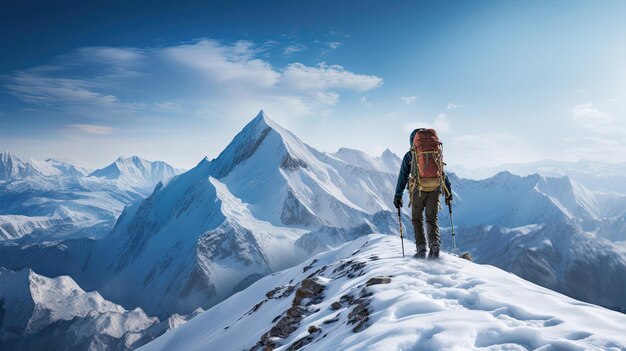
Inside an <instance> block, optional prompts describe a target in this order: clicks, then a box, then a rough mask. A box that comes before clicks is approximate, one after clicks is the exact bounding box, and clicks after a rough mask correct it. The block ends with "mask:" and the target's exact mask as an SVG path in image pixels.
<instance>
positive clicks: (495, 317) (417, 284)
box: [140, 234, 626, 351]
mask: <svg viewBox="0 0 626 351" xmlns="http://www.w3.org/2000/svg"><path fill="white" fill-rule="evenodd" d="M399 241H400V240H399V238H393V237H390V236H386V235H378V234H376V235H369V236H366V237H362V238H360V239H357V240H355V241H353V242H350V243H348V244H346V245H344V246H342V247H341V248H339V249H336V250H332V251H329V252H325V253H322V254H319V255H318V256H316V257H315V258H314V259H313V260H308V261H307V262H305V263H302V264H300V265H299V266H296V267H293V268H290V269H287V270H285V271H282V272H280V273H276V274H273V275H271V276H268V277H265V278H263V279H261V280H259V281H258V282H256V283H255V284H253V285H252V286H250V287H249V288H248V289H246V290H244V291H242V292H240V293H237V294H235V295H233V296H232V297H230V298H229V299H227V300H226V301H224V302H222V303H220V304H219V305H217V306H214V307H213V308H211V309H210V310H208V311H206V312H204V313H202V314H201V315H199V316H198V317H196V318H195V319H193V320H192V321H190V322H189V323H187V324H185V325H183V326H181V327H180V328H178V329H176V330H174V331H172V332H170V333H167V334H165V335H163V336H162V337H160V338H158V339H157V340H155V341H153V342H152V343H150V344H148V345H146V346H144V347H143V348H141V349H140V350H150V351H154V350H173V349H177V350H188V351H193V350H207V349H210V350H242V349H251V348H252V347H253V346H254V345H255V344H256V343H257V342H258V341H259V340H260V338H261V336H262V335H263V334H264V333H266V332H267V331H269V330H270V329H271V328H272V327H273V326H274V325H275V323H276V320H277V319H276V318H277V316H281V315H282V314H283V313H284V312H285V311H286V310H287V309H288V308H290V307H291V306H292V303H293V302H292V301H293V297H294V293H293V292H292V293H291V294H289V296H286V297H282V298H281V297H276V296H273V297H270V296H271V295H270V294H268V296H266V293H267V292H270V291H271V290H273V289H274V288H276V287H278V288H285V287H287V286H295V287H298V286H299V283H300V282H301V281H302V280H303V279H305V278H307V277H311V276H313V277H319V279H318V281H319V282H320V283H322V284H323V285H324V286H325V289H324V292H323V299H322V300H321V301H319V302H317V303H315V304H312V305H308V306H307V307H306V310H307V311H308V312H305V317H304V319H303V320H302V321H301V322H300V324H299V326H298V328H297V329H296V330H295V331H293V332H292V333H291V334H290V335H288V336H287V337H285V338H276V339H273V341H274V342H275V343H276V344H277V345H278V347H277V348H276V350H287V349H288V348H289V347H290V346H292V345H293V344H294V342H296V341H297V340H300V339H303V338H307V337H311V340H310V342H311V343H310V344H309V345H308V346H307V347H306V349H307V350H408V349H419V350H442V349H446V350H467V349H484V350H528V349H546V350H548V349H567V350H586V349H605V350H623V349H625V348H626V334H625V333H624V325H625V323H626V315H624V314H621V313H617V312H613V311H610V310H607V309H604V308H601V307H598V306H594V305H591V304H588V303H583V302H580V301H577V300H574V299H572V298H569V297H566V296H564V295H561V294H559V293H555V292H553V291H551V290H548V289H545V288H542V287H539V286H537V285H535V284H532V283H530V282H527V281H525V280H523V279H521V278H518V277H517V276H515V275H513V274H510V273H506V272H504V271H502V270H500V269H498V268H495V267H492V266H486V265H478V264H475V263H472V262H469V261H465V260H462V259H459V258H456V257H454V256H450V255H448V254H444V255H443V256H442V258H441V259H440V260H438V261H431V260H416V259H414V258H412V257H406V258H402V256H401V255H400V250H401V248H400V242H399ZM406 245H409V242H407V243H406ZM350 273H352V275H350ZM377 276H387V277H391V283H389V284H382V285H373V286H370V287H365V283H366V282H367V281H368V280H369V279H370V278H372V277H377ZM370 294H371V296H370ZM346 295H350V296H352V297H354V298H358V297H359V296H362V297H364V299H363V300H364V301H367V310H368V312H367V313H368V320H367V322H366V323H365V327H364V329H362V330H361V331H359V332H354V331H353V328H354V325H353V324H349V323H348V315H349V314H350V312H351V311H352V310H353V309H354V308H355V306H356V305H355V304H352V305H350V304H349V303H348V302H345V300H342V299H341V297H342V296H346ZM340 300H342V301H344V302H342V303H341V305H340V307H339V308H338V309H337V310H333V309H332V308H331V304H332V303H333V302H338V301H340ZM333 319H335V321H333ZM311 326H316V327H318V328H320V329H321V331H320V332H313V333H312V334H310V333H309V331H308V330H309V328H310V327H311Z"/></svg>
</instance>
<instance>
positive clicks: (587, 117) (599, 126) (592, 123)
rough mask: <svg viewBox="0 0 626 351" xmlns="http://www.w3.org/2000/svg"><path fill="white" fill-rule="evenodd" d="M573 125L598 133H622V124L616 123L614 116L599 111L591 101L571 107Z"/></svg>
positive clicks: (623, 130)
mask: <svg viewBox="0 0 626 351" xmlns="http://www.w3.org/2000/svg"><path fill="white" fill-rule="evenodd" d="M572 120H573V122H574V126H576V127H578V128H582V129H585V130H587V131H590V132H594V133H600V134H610V133H615V132H618V133H624V132H626V130H625V129H624V126H623V125H621V124H620V123H617V120H616V118H615V116H613V115H611V114H609V113H607V112H604V111H600V110H599V109H598V108H597V107H596V106H595V105H594V104H593V102H587V103H584V104H579V105H576V106H574V107H573V108H572Z"/></svg>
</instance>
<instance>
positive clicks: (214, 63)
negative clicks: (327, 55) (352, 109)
mask: <svg viewBox="0 0 626 351" xmlns="http://www.w3.org/2000/svg"><path fill="white" fill-rule="evenodd" d="M331 46H335V45H331ZM298 47H299V48H303V46H298ZM267 50H269V49H268V48H267V45H266V43H261V44H256V43H254V42H251V41H236V42H223V41H218V40H212V39H204V40H199V41H196V42H192V43H185V44H180V45H174V46H168V47H158V48H132V47H88V48H82V49H79V50H76V51H74V52H71V53H68V54H66V55H63V56H60V57H58V58H57V59H56V60H54V62H52V63H51V64H49V65H46V66H38V67H33V68H31V69H26V70H22V71H18V72H14V73H13V74H11V75H9V76H7V77H5V79H4V82H5V84H4V86H5V88H6V89H7V90H8V91H9V92H11V93H12V94H14V95H16V96H18V97H19V98H20V99H21V100H23V101H24V102H26V103H28V104H31V105H42V106H45V107H46V108H47V109H48V110H51V109H56V110H58V111H62V112H66V113H68V114H73V115H80V116H82V117H85V118H92V117H97V118H100V119H101V118H122V117H132V116H135V115H149V114H151V113H159V114H177V113H182V111H183V110H184V111H185V112H186V113H192V114H194V115H197V116H206V115H208V114H211V115H219V116H223V117H224V118H227V117H229V116H230V117H232V116H239V118H247V117H243V116H248V115H249V114H251V113H254V111H256V110H258V109H259V108H265V109H268V110H272V111H273V116H275V117H276V116H279V115H284V116H289V117H290V118H291V117H297V116H302V115H311V114H320V113H322V112H327V110H328V108H329V106H333V105H336V104H337V102H338V101H339V100H340V98H341V94H342V93H344V92H356V93H362V92H365V91H368V90H371V89H375V88H377V87H380V86H381V85H382V84H383V79H382V78H381V77H378V76H375V75H369V74H362V73H356V72H352V71H349V70H348V69H346V68H344V67H342V66H339V65H330V64H326V63H324V62H322V63H319V64H318V65H315V66H308V65H305V64H303V63H300V62H292V63H289V64H286V65H284V66H282V67H276V66H273V65H272V64H271V63H270V62H269V61H268V60H267V59H266V58H265V56H264V53H265V52H266V51H267ZM290 50H291V52H293V50H294V48H292V49H290ZM155 87H159V88H158V89H155ZM171 101H176V104H175V105H174V104H173V103H171ZM96 124H97V123H96Z"/></svg>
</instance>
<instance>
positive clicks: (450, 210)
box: [448, 203, 459, 257]
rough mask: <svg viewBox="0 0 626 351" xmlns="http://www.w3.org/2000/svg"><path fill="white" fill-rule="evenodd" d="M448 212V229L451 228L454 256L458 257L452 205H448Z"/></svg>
mask: <svg viewBox="0 0 626 351" xmlns="http://www.w3.org/2000/svg"><path fill="white" fill-rule="evenodd" d="M448 211H449V212H450V228H452V243H453V245H454V255H455V256H457V257H458V256H459V255H457V253H456V238H455V237H454V221H453V220H452V203H448Z"/></svg>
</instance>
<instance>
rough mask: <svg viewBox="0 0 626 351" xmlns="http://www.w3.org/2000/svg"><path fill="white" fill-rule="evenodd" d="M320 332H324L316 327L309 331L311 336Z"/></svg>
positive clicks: (313, 326) (311, 327)
mask: <svg viewBox="0 0 626 351" xmlns="http://www.w3.org/2000/svg"><path fill="white" fill-rule="evenodd" d="M320 331H322V330H321V329H320V328H318V327H317V326H316V325H312V326H310V327H309V329H308V332H309V334H315V333H319V332H320Z"/></svg>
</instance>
